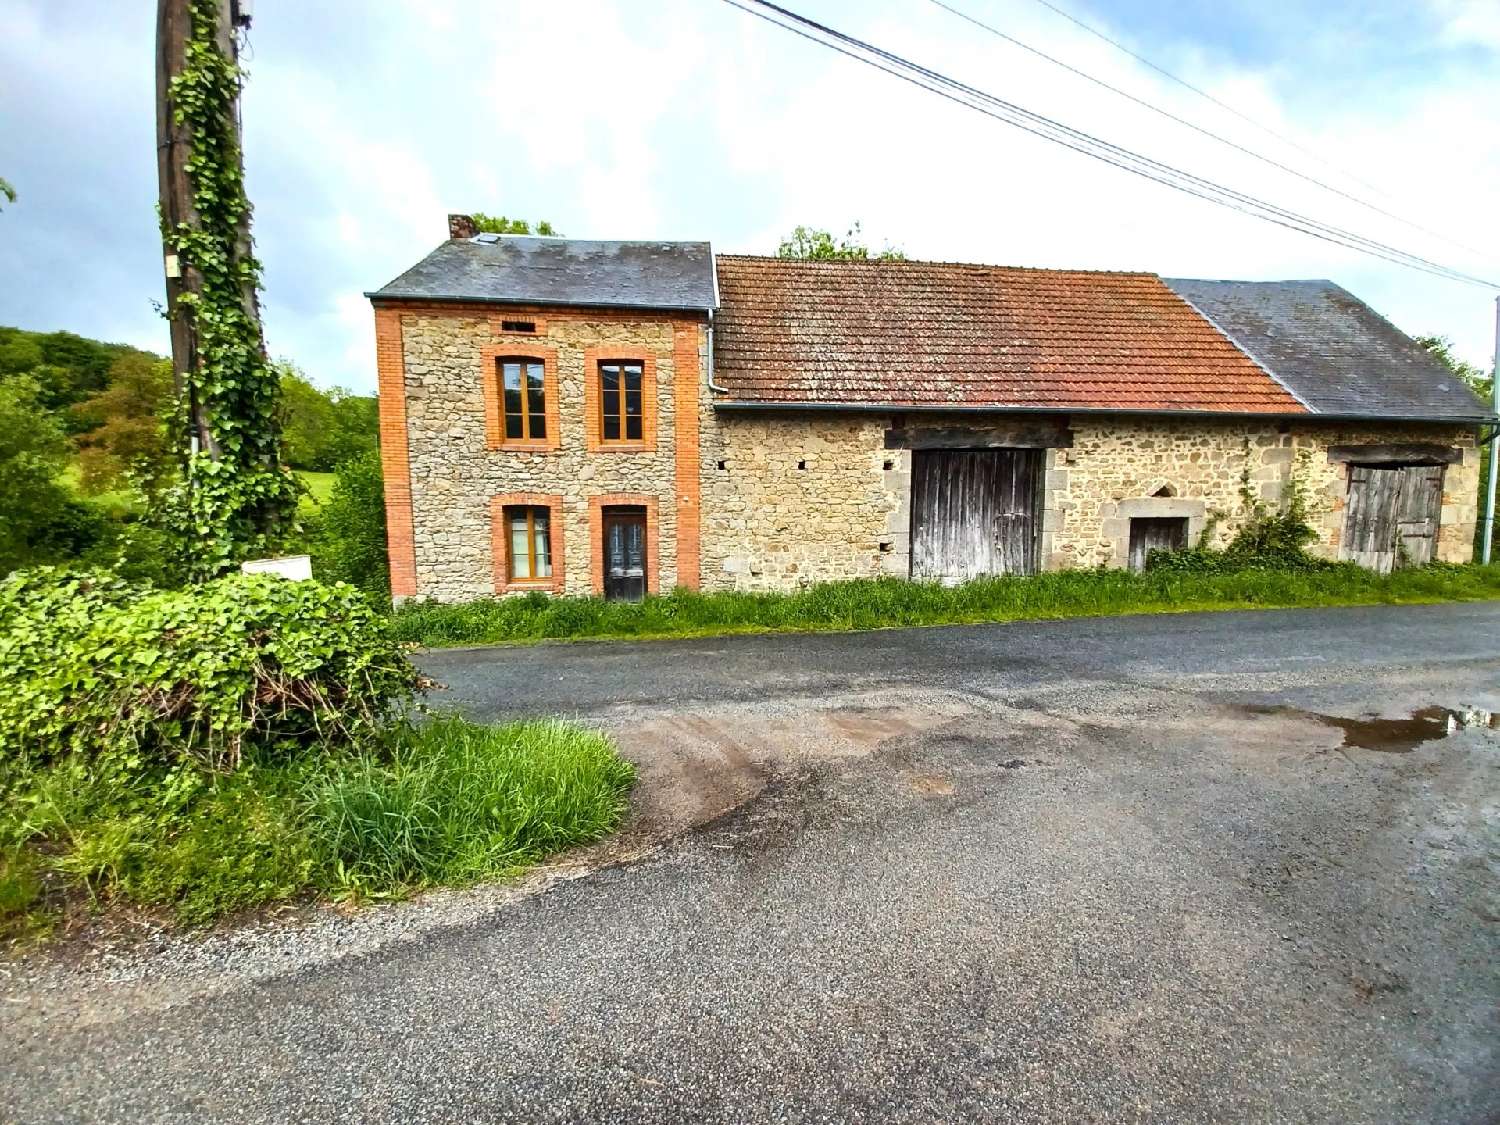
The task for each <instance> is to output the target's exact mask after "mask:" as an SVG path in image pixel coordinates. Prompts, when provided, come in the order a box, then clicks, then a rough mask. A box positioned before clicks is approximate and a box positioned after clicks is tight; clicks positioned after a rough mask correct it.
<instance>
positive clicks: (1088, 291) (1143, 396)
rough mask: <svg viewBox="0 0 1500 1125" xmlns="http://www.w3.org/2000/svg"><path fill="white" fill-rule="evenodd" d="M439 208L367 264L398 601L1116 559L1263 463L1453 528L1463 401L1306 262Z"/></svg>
mask: <svg viewBox="0 0 1500 1125" xmlns="http://www.w3.org/2000/svg"><path fill="white" fill-rule="evenodd" d="M449 235H450V237H449V239H448V240H447V241H446V242H445V243H443V244H442V245H440V246H439V247H438V248H437V249H436V250H434V251H433V252H432V253H431V254H429V255H428V256H427V257H426V258H424V259H423V260H422V261H421V262H419V263H417V264H416V265H415V266H413V267H412V268H411V269H410V270H408V271H407V272H406V273H403V274H402V275H401V276H400V277H398V278H396V279H395V280H394V281H392V282H391V283H390V284H388V285H386V286H385V287H383V288H381V289H379V290H376V291H374V292H372V293H369V294H368V296H369V297H370V299H371V301H372V303H373V305H374V309H375V331H376V346H377V362H378V367H379V383H380V428H381V448H382V453H383V457H384V462H385V478H386V506H387V520H388V529H389V547H390V562H391V578H392V590H393V593H394V595H395V596H396V597H397V598H398V599H402V598H409V597H422V598H426V597H431V598H438V599H443V600H460V599H467V598H474V597H480V596H484V595H492V594H505V593H510V592H513V591H530V590H544V591H550V592H555V593H569V594H589V593H593V594H602V595H605V596H608V597H621V598H633V597H639V596H640V595H641V594H642V593H645V592H654V591H665V590H670V589H672V588H674V587H683V588H688V589H704V590H720V589H767V590H784V589H789V588H794V587H796V586H797V585H799V584H803V583H807V582H816V581H824V580H829V579H837V578H851V577H860V576H875V575H899V576H911V577H915V578H926V579H934V580H939V581H947V582H951V581H957V580H961V579H964V578H967V577H972V576H975V575H980V574H989V573H1030V572H1034V571H1037V570H1055V569H1061V568H1067V567H1092V566H1100V565H1103V566H1131V565H1134V566H1139V565H1141V563H1142V561H1143V559H1144V557H1145V553H1146V552H1147V551H1148V550H1149V549H1150V548H1151V547H1154V546H1181V545H1186V544H1188V543H1192V542H1196V541H1197V540H1198V538H1199V537H1200V536H1201V535H1203V533H1204V532H1205V531H1206V532H1207V533H1208V536H1209V538H1210V540H1211V541H1213V542H1217V543H1224V542H1227V541H1228V540H1229V539H1230V538H1231V537H1232V536H1233V535H1234V533H1235V531H1236V530H1237V528H1238V527H1239V525H1240V523H1241V522H1242V520H1243V519H1244V517H1245V514H1246V503H1245V500H1246V496H1247V495H1248V496H1250V497H1252V498H1254V499H1258V500H1260V501H1263V502H1265V503H1267V504H1272V505H1274V504H1278V503H1280V502H1281V501H1282V499H1283V496H1284V493H1285V490H1286V488H1287V485H1288V481H1289V480H1290V479H1291V478H1292V477H1293V475H1295V476H1296V477H1297V479H1298V480H1299V481H1300V483H1301V485H1302V486H1303V487H1304V489H1305V490H1306V493H1307V495H1308V496H1309V497H1310V498H1311V510H1312V521H1313V523H1314V525H1315V527H1316V529H1317V532H1318V538H1317V541H1316V542H1315V543H1314V544H1313V545H1312V548H1311V549H1312V550H1314V551H1315V552H1317V553H1319V554H1321V555H1324V556H1326V557H1330V558H1353V559H1356V560H1359V561H1361V562H1363V563H1365V564H1367V565H1371V566H1375V567H1379V568H1388V567H1391V566H1393V565H1399V564H1401V563H1403V562H1407V561H1425V560H1428V559H1441V560H1445V561H1450V562H1462V561H1467V560H1468V559H1469V558H1470V556H1471V550H1472V541H1473V537H1474V527H1475V518H1476V494H1477V483H1478V472H1479V450H1478V446H1477V434H1478V429H1479V427H1480V425H1481V423H1483V422H1484V421H1485V419H1486V417H1487V412H1486V410H1485V408H1484V407H1483V406H1482V404H1481V403H1480V402H1479V401H1478V400H1477V399H1476V398H1475V397H1474V395H1473V394H1471V393H1470V392H1469V390H1468V389H1467V388H1466V387H1464V386H1463V385H1462V383H1461V382H1460V381H1459V380H1457V379H1456V378H1454V377H1453V375H1452V374H1451V373H1450V372H1448V370H1447V369H1446V368H1445V367H1443V366H1442V365H1441V364H1439V363H1437V362H1436V361H1434V360H1433V359H1432V358H1431V357H1430V356H1429V355H1428V354H1427V353H1426V352H1425V351H1424V350H1423V349H1422V348H1420V347H1419V346H1417V345H1416V344H1415V343H1414V342H1413V341H1411V340H1410V339H1408V338H1407V337H1406V336H1404V335H1402V334H1401V333H1400V332H1399V331H1398V330H1396V329H1395V328H1394V327H1392V326H1391V325H1390V324H1389V323H1388V322H1386V321H1385V320H1383V319H1381V318H1380V317H1379V316H1378V315H1377V314H1376V313H1374V312H1373V311H1372V310H1371V309H1370V308H1369V307H1368V306H1366V305H1364V304H1362V303H1361V302H1360V301H1358V300H1357V299H1356V298H1354V297H1353V296H1352V295H1350V294H1349V293H1347V292H1345V291H1344V290H1342V289H1340V288H1338V287H1337V286H1335V285H1333V284H1331V283H1329V282H1323V281H1312V282H1269V283H1256V282H1232V281H1179V280H1164V279H1162V278H1160V277H1157V276H1156V275H1154V274H1147V273H1098V272H1081V271H1067V270H1039V269H1015V268H1002V267H995V266H983V265H962V264H950V263H930V262H883V261H882V262H877V261H869V262H859V261H840V262H806V261H789V260H781V259H775V258H755V257H743V256H733V255H719V256H715V255H714V254H713V253H712V252H711V250H710V248H709V246H708V244H707V243H701V242H671V243H656V242H593V241H582V240H567V239H553V238H531V237H513V236H498V235H487V234H477V235H476V233H475V231H474V228H473V224H472V222H471V221H470V220H468V219H467V217H465V216H450V219H449Z"/></svg>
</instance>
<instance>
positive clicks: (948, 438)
mask: <svg viewBox="0 0 1500 1125" xmlns="http://www.w3.org/2000/svg"><path fill="white" fill-rule="evenodd" d="M885 447H886V448H887V449H1071V448H1072V447H1073V431H1072V430H1070V429H1067V428H1066V427H1062V426H995V427H988V426H986V427H977V426H976V427H974V428H972V429H971V428H969V427H966V426H942V427H937V426H913V427H909V428H907V429H891V430H886V432H885Z"/></svg>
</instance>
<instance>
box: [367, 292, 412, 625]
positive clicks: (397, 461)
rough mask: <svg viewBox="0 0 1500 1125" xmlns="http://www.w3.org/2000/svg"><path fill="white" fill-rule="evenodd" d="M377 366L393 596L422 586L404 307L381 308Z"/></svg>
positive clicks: (377, 324)
mask: <svg viewBox="0 0 1500 1125" xmlns="http://www.w3.org/2000/svg"><path fill="white" fill-rule="evenodd" d="M375 369H376V374H377V378H378V385H379V390H380V465H381V474H382V475H383V476H384V478H385V537H386V555H387V557H388V558H389V560H390V568H391V596H392V597H396V598H409V597H412V596H414V595H415V594H416V592H417V552H416V545H415V542H414V541H413V538H412V517H411V460H410V457H409V456H408V453H407V446H406V375H405V372H406V363H405V359H404V358H403V356H402V354H401V310H400V309H395V308H377V309H376V310H375Z"/></svg>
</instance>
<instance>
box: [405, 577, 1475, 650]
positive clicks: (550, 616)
mask: <svg viewBox="0 0 1500 1125" xmlns="http://www.w3.org/2000/svg"><path fill="white" fill-rule="evenodd" d="M1486 598H1500V565H1496V566H1489V567H1478V566H1447V565H1440V564H1439V565H1434V566H1428V567H1420V568H1413V569H1408V570H1398V571H1396V572H1394V573H1392V574H1390V575H1384V576H1382V575H1378V574H1375V573H1373V572H1371V571H1368V570H1364V569H1361V568H1360V567H1357V566H1355V565H1354V564H1352V563H1326V564H1323V565H1320V566H1316V567H1309V568H1306V569H1298V570H1292V569H1287V568H1281V567H1275V568H1273V567H1269V566H1257V565H1244V566H1232V565H1224V566H1217V567H1214V568H1212V569H1205V570H1198V569H1183V568H1177V567H1171V566H1165V567H1155V568H1153V569H1151V570H1150V571H1148V572H1146V573H1144V574H1134V573H1131V572H1130V571H1123V570H1102V569H1101V570H1073V571H1058V572H1054V573H1047V574H1038V575H1035V576H1032V577H1025V578H1023V577H1000V578H981V579H976V580H975V581H972V582H967V583H965V584H963V585H961V586H952V587H948V586H939V585H937V584H935V583H927V582H910V581H907V580H905V579H900V578H872V579H858V580H855V581H849V582H831V583H826V584H823V585H818V586H810V587H808V588H807V589H805V590H799V591H797V592H795V593H787V594H777V593H739V592H724V593H713V594H698V593H692V592H689V591H683V590H677V591H673V592H672V593H669V594H663V595H660V596H652V597H648V598H646V599H645V600H644V601H642V602H638V603H628V602H606V601H604V600H603V599H601V598H576V597H567V598H551V597H548V596H547V595H545V594H528V595H526V596H524V597H516V598H488V599H481V600H478V601H472V602H464V603H459V604H446V605H445V604H438V603H434V602H421V603H410V604H408V605H407V606H405V607H403V608H402V609H400V610H397V611H396V613H395V614H394V616H393V617H392V628H393V631H394V632H395V635H396V636H398V637H400V638H401V639H403V640H407V641H413V642H417V643H420V644H424V645H432V646H441V645H478V644H503V643H518V642H520V643H525V642H532V641H542V640H580V639H585V638H590V637H696V636H712V635H716V634H725V633H763V632H827V631H846V630H855V629H886V628H895V627H902V626H914V625H958V624H969V623H973V622H980V621H1017V620H1028V619H1041V618H1058V617H1095V616H1108V615H1112V614H1126V613H1174V612H1183V611H1187V610H1210V609H1266V608H1273V607H1292V606H1336V605H1374V604H1382V603H1390V604H1400V603H1409V602H1440V601H1465V600H1478V599H1486Z"/></svg>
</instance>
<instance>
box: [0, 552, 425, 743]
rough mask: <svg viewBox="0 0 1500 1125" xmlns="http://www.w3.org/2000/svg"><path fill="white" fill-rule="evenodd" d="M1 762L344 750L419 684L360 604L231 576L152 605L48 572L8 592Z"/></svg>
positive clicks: (18, 577) (346, 592)
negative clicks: (317, 746) (343, 746)
mask: <svg viewBox="0 0 1500 1125" xmlns="http://www.w3.org/2000/svg"><path fill="white" fill-rule="evenodd" d="M0 669H3V675H4V678H5V682H4V685H3V688H4V690H3V691H0V763H4V762H6V761H16V760H20V759H22V758H23V757H25V758H30V759H33V760H37V761H45V760H51V759H58V758H61V757H63V756H65V755H67V754H69V753H78V754H81V755H83V756H85V757H98V756H103V755H106V754H117V755H124V756H126V757H137V758H149V759H154V760H160V761H165V762H173V763H175V762H180V761H189V762H193V763H197V764H200V765H203V766H207V767H210V768H217V769H223V768H233V767H234V766H237V765H238V764H239V762H240V760H241V758H242V756H243V754H244V753H245V752H246V751H247V750H250V749H258V750H262V751H268V752H279V751H289V750H294V749H296V748H298V747H304V746H309V745H313V744H320V745H339V744H343V743H347V742H349V741H351V740H352V739H353V738H354V737H355V736H356V735H357V734H359V733H360V732H361V731H362V730H364V729H366V728H368V727H370V726H372V725H373V724H375V723H378V722H379V721H381V720H382V719H385V718H387V717H389V716H390V715H391V714H392V713H394V712H397V711H400V710H401V709H402V708H403V707H404V706H405V705H406V704H407V703H408V702H409V700H410V699H411V697H412V695H413V692H414V689H415V688H416V687H417V686H418V683H419V677H418V674H417V672H416V670H415V668H414V667H413V666H412V664H411V662H410V661H409V660H407V658H406V656H405V654H404V653H403V652H402V651H401V647H400V645H399V644H398V642H396V641H395V640H394V639H393V638H392V636H391V634H390V631H389V629H388V628H387V626H386V621H385V619H384V617H383V616H382V615H381V614H379V613H378V612H376V611H375V610H374V609H373V608H372V607H371V605H370V604H369V602H368V601H367V600H366V599H365V598H364V597H363V596H361V595H360V594H359V592H358V591H356V590H354V589H353V588H351V587H349V586H345V585H338V586H324V585H321V584H319V583H316V582H288V581H286V580H284V579H280V578H275V577H271V576H266V575H255V576H246V575H234V576H231V577H226V578H221V579H218V580H216V581H214V582H210V583H206V584H204V585H201V586H193V587H188V588H185V589H182V590H165V591H163V590H154V589H152V588H150V587H149V586H146V585H144V584H141V583H131V582H128V581H125V580H123V579H121V578H119V577H117V576H115V575H112V574H109V573H107V572H93V573H84V574H77V573H69V572H66V571H57V570H52V569H45V568H44V569H40V570H35V571H28V572H20V573H17V574H15V575H12V576H11V577H10V578H8V579H6V580H4V581H3V582H0Z"/></svg>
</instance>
